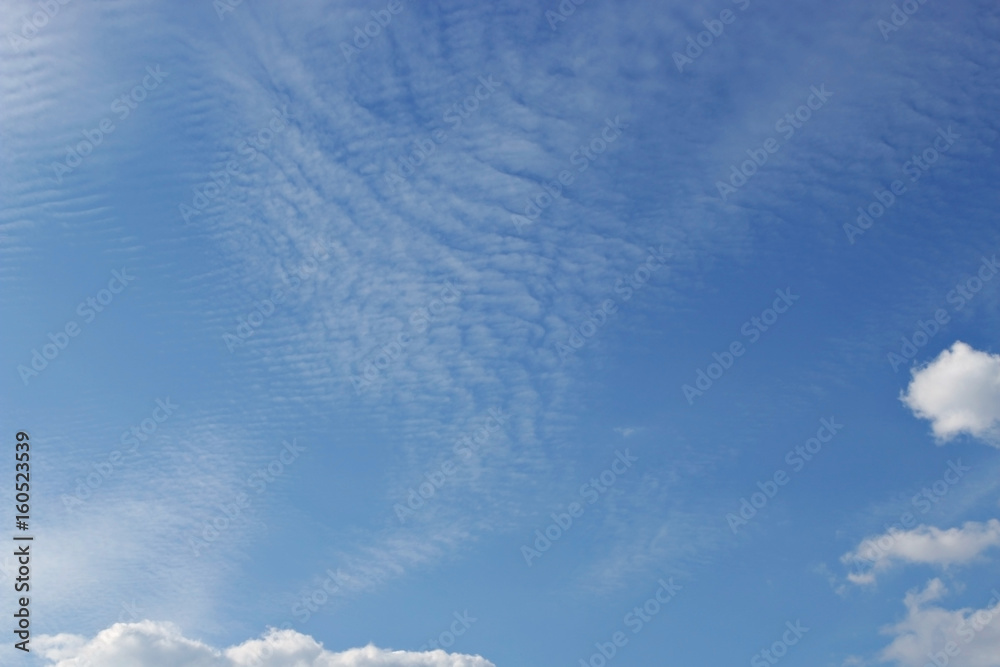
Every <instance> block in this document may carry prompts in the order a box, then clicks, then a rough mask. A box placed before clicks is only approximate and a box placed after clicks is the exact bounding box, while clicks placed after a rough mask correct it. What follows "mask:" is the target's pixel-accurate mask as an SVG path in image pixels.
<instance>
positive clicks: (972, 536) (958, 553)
mask: <svg viewBox="0 0 1000 667" xmlns="http://www.w3.org/2000/svg"><path fill="white" fill-rule="evenodd" d="M995 546H1000V521H998V520H997V519H990V520H989V521H987V522H986V523H977V522H975V521H969V522H967V523H965V525H963V526H962V527H961V528H949V529H948V530H941V529H940V528H936V527H934V526H917V527H916V528H914V529H913V530H906V531H903V530H899V529H893V530H890V531H889V532H887V533H884V534H882V535H878V536H873V537H869V538H866V539H865V540H864V541H863V542H862V543H861V544H860V545H858V548H857V549H855V550H854V551H849V552H848V553H846V554H844V555H843V556H841V558H840V560H841V562H843V563H845V564H852V565H854V566H857V567H858V569H857V570H856V571H855V572H851V573H850V574H848V575H847V578H848V580H849V581H851V582H852V583H855V584H873V583H875V578H876V576H877V575H878V574H879V573H881V572H884V571H885V570H888V569H889V568H891V567H892V566H893V565H895V564H897V563H922V564H928V565H939V566H948V565H953V564H962V563H968V562H969V561H972V560H974V559H975V558H978V557H979V556H980V555H981V554H982V553H983V552H984V551H986V550H987V549H989V548H990V547H995Z"/></svg>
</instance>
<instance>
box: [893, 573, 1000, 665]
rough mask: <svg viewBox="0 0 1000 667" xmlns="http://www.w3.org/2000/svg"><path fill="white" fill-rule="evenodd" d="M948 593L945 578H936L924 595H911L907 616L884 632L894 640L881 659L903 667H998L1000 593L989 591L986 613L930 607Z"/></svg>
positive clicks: (910, 593) (911, 592) (904, 601)
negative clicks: (928, 666)
mask: <svg viewBox="0 0 1000 667" xmlns="http://www.w3.org/2000/svg"><path fill="white" fill-rule="evenodd" d="M946 593H947V589H946V588H945V586H944V584H943V583H941V580H940V579H933V580H931V581H930V582H928V584H927V586H926V587H925V588H924V590H922V591H910V592H909V593H907V595H906V598H905V599H904V600H903V604H904V605H906V611H907V614H906V618H904V619H903V620H902V621H900V622H899V623H897V624H895V625H892V626H889V627H886V628H883V629H882V633H883V634H886V635H890V636H892V637H894V639H893V640H892V642H891V643H890V644H889V645H888V646H886V647H885V648H884V649H882V651H881V652H880V653H879V659H880V660H882V661H884V662H895V663H896V664H897V665H902V666H903V667H924V665H927V664H938V665H949V667H995V665H997V656H1000V620H996V618H995V617H996V616H997V615H998V614H1000V593H998V592H997V591H996V589H994V590H991V591H989V592H984V593H983V599H984V601H986V606H985V607H984V608H982V609H971V608H965V609H955V610H949V609H945V608H943V607H940V606H937V605H933V604H929V603H931V602H934V601H935V600H938V599H940V598H941V597H943V596H944V595H945V594H946Z"/></svg>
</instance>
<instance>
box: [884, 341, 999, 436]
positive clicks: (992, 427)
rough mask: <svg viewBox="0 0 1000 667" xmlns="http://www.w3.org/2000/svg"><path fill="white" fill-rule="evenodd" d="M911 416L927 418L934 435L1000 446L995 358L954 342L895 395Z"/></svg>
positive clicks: (915, 371)
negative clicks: (969, 438)
mask: <svg viewBox="0 0 1000 667" xmlns="http://www.w3.org/2000/svg"><path fill="white" fill-rule="evenodd" d="M900 400H902V401H903V403H905V404H906V405H907V407H909V408H910V409H911V410H913V413H914V414H915V415H916V416H917V417H920V418H921V419H929V420H930V421H931V428H932V429H933V431H934V435H935V437H937V439H938V440H939V441H942V442H944V441H947V440H951V439H952V438H954V437H955V436H956V435H959V434H960V433H968V434H970V435H973V436H975V437H977V438H982V439H984V440H986V441H988V442H990V443H991V444H994V445H997V446H1000V355H998V354H988V353H986V352H980V351H978V350H974V349H973V348H971V347H970V346H968V345H966V344H965V343H963V342H961V341H956V342H955V344H954V345H952V346H951V349H950V350H944V351H943V352H942V353H941V354H940V355H938V357H937V359H935V360H934V361H932V362H930V363H929V364H927V365H926V366H923V367H921V368H918V369H914V370H913V379H912V380H911V381H910V386H909V387H907V390H906V391H905V392H904V393H902V394H901V395H900Z"/></svg>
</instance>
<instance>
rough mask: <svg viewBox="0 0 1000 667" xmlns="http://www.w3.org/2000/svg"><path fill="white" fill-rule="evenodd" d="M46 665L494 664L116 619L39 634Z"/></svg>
mask: <svg viewBox="0 0 1000 667" xmlns="http://www.w3.org/2000/svg"><path fill="white" fill-rule="evenodd" d="M36 642H37V644H38V649H37V650H38V651H39V653H41V654H42V656H44V657H45V658H46V659H47V660H48V661H49V662H48V663H47V665H46V667H98V666H99V667H177V665H184V666H185V667H289V666H290V665H295V667H495V666H494V665H493V663H492V662H490V661H489V660H486V659H485V658H481V657H479V656H473V655H462V654H457V653H445V652H444V651H441V650H437V651H428V652H423V653H417V652H412V651H392V650H388V649H380V648H376V647H375V646H372V645H368V646H366V647H364V648H355V649H350V650H348V651H344V652H341V653H333V652H331V651H328V650H326V649H324V648H323V645H322V644H320V643H319V642H317V641H316V640H315V639H313V638H312V637H310V636H308V635H303V634H300V633H298V632H295V631H294V630H278V629H275V628H272V629H270V630H269V631H268V632H267V633H266V634H265V635H264V636H262V637H261V638H260V639H250V640H247V641H245V642H243V643H242V644H239V645H238V646H232V647H230V648H227V649H223V650H219V649H216V648H213V647H211V646H208V645H207V644H204V643H202V642H199V641H196V640H193V639H188V638H187V637H184V636H183V635H182V634H181V632H180V629H179V628H178V627H177V626H175V625H173V624H171V623H161V622H155V621H142V622H141V623H116V624H115V625H112V626H111V627H110V628H108V629H106V630H103V631H101V632H100V633H98V634H97V636H96V637H94V638H93V639H91V640H87V639H86V638H84V637H80V636H78V635H70V634H60V635H54V636H52V635H50V636H41V637H39V638H38V639H37V640H36Z"/></svg>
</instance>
